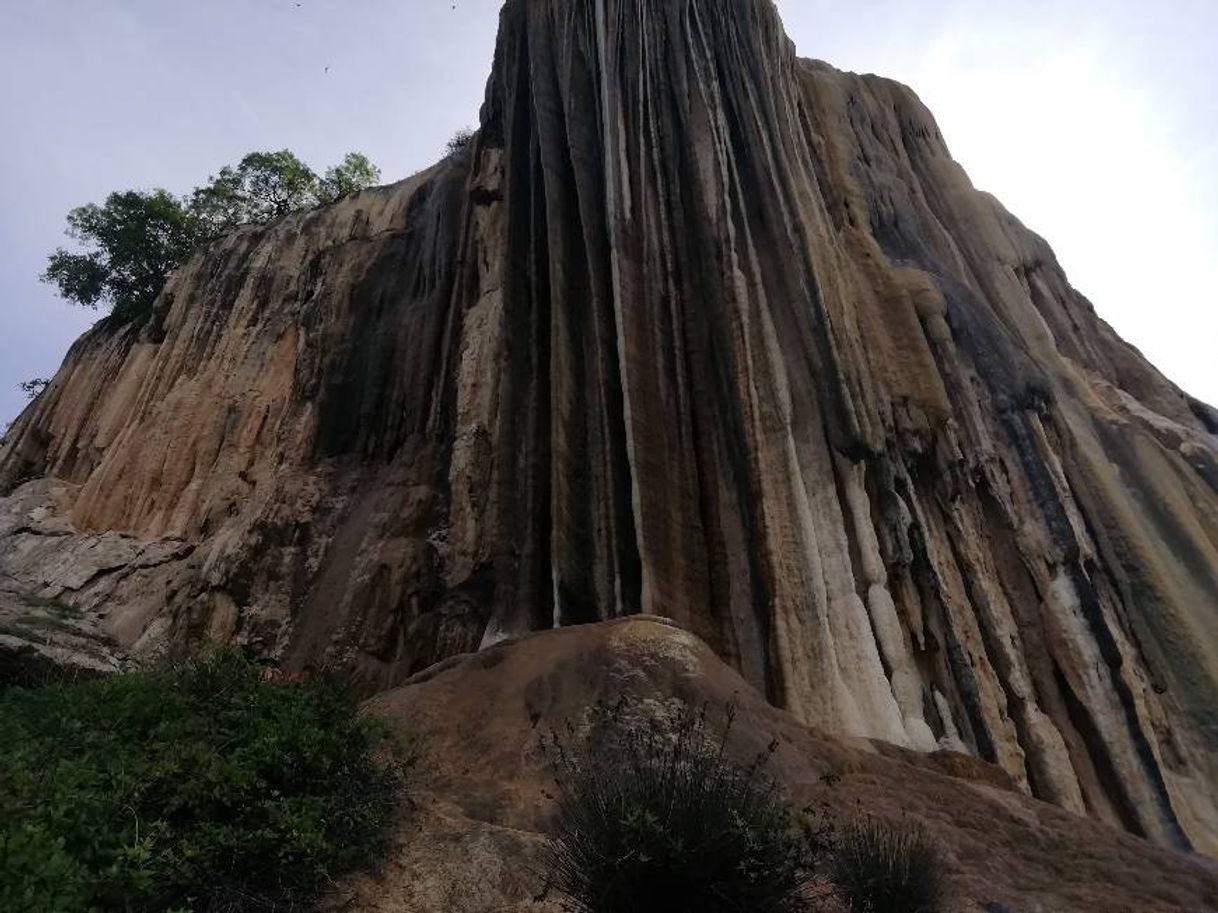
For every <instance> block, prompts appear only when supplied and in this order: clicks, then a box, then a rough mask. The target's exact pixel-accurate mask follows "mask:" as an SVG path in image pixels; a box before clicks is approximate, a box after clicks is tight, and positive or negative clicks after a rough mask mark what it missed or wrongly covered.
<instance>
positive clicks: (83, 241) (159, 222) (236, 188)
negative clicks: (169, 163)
mask: <svg viewBox="0 0 1218 913" xmlns="http://www.w3.org/2000/svg"><path fill="white" fill-rule="evenodd" d="M379 179H380V170H379V169H378V168H377V167H376V166H375V165H373V164H372V162H371V161H369V160H368V157H367V156H365V155H363V154H362V153H359V152H349V153H347V155H346V156H344V158H343V160H342V161H341V162H340V163H339V164H337V165H334V166H332V167H330V168H328V169H327V170H326V172H325V174H324V175H322V176H319V175H318V174H317V173H316V172H314V171H313V170H312V169H311V168H310V167H309V166H308V165H306V164H305V163H304V162H302V161H301V160H300V159H299V158H297V157H296V156H295V155H294V154H293V153H292V152H290V151H289V150H287V149H281V150H279V151H278V152H251V153H250V154H249V155H247V156H245V158H243V159H242V160H241V161H240V162H238V163H237V164H236V165H235V166H233V165H229V166H225V167H224V168H222V169H220V172H219V174H216V175H212V176H211V177H209V178H208V180H207V183H206V184H204V185H202V186H201V187H196V188H195V189H194V190H193V191H192V192H191V193H189V194H187V195H186V196H184V197H176V196H174V195H173V194H171V193H169V192H168V191H166V190H160V189H158V190H153V191H151V192H146V191H140V190H127V191H121V192H117V193H112V194H110V195H109V196H108V197H106V200H105V202H104V203H103V204H102V205H100V206H99V205H97V204H96V203H90V204H89V205H87V206H80V207H78V208H76V209H73V210H72V211H71V212H70V213H68V229H67V234H68V236H69V237H71V238H73V239H74V240H76V241H77V242H79V245H80V247H81V248H83V249H81V250H77V251H68V250H65V249H63V248H59V249H58V250H56V251H55V252H54V253H53V254H51V256H50V259H49V261H48V263H47V268H46V271H45V272H44V273H43V274H42V280H43V281H44V282H48V283H50V284H52V285H54V286H56V287H57V288H58V289H59V293H60V295H62V296H63V297H64V298H66V299H67V300H68V301H73V302H75V303H77V304H81V305H84V306H85V307H91V308H97V307H102V306H106V307H109V308H110V309H111V313H112V314H113V315H114V316H115V317H117V318H119V319H122V320H127V319H132V318H135V317H138V316H140V315H143V314H147V313H150V312H151V309H152V304H153V302H154V301H155V300H156V297H157V295H159V294H160V292H161V289H162V287H164V285H165V280H166V278H167V277H168V275H169V273H170V272H171V271H172V270H173V269H174V268H175V267H177V266H178V265H179V264H181V263H182V262H183V261H184V260H185V259H186V257H187V256H189V254H190V253H191V252H192V251H193V250H194V249H195V248H197V247H198V246H199V245H200V244H202V243H204V242H205V241H208V240H211V239H212V238H216V237H219V236H220V235H223V234H226V233H227V232H230V231H232V230H233V229H235V228H237V227H239V226H241V225H247V224H264V223H267V222H271V221H273V220H275V219H278V218H280V217H282V216H285V215H287V214H288V213H290V212H294V211H296V210H300V209H310V208H312V207H314V206H318V205H322V204H326V203H331V202H334V201H335V200H337V199H339V198H340V197H343V196H346V195H347V194H350V193H354V192H355V191H357V190H362V189H363V188H365V187H369V186H371V185H372V184H375V183H376V182H377V180H379Z"/></svg>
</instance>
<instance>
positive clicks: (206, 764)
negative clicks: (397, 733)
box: [0, 653, 402, 913]
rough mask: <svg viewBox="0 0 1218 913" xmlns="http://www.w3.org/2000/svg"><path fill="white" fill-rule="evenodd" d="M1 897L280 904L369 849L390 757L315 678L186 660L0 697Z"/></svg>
mask: <svg viewBox="0 0 1218 913" xmlns="http://www.w3.org/2000/svg"><path fill="white" fill-rule="evenodd" d="M0 729H2V730H3V732H4V739H3V742H2V743H0V909H3V910H22V911H25V913H59V911H64V913H67V911H74V913H76V911H93V910H97V911H102V910H127V911H136V910H138V911H146V913H153V911H170V910H174V911H181V910H190V911H198V913H221V911H237V910H242V911H244V910H259V911H288V910H301V909H305V908H307V905H308V903H309V902H310V901H311V900H312V898H313V897H314V896H315V895H316V894H317V892H318V891H319V889H320V888H321V887H322V886H323V885H324V884H326V883H328V882H329V881H330V880H331V879H332V878H333V877H334V876H336V875H338V874H341V873H342V872H345V871H348V870H351V869H354V868H358V867H361V866H364V865H366V864H368V863H370V862H372V861H373V860H374V859H375V858H376V857H377V854H378V851H379V849H380V847H381V846H382V841H383V839H384V836H385V833H386V830H387V827H388V825H389V823H390V819H391V816H392V814H393V809H394V807H395V804H396V803H395V794H396V793H397V791H398V789H399V786H400V782H401V772H402V764H401V763H399V762H391V761H386V760H379V759H378V758H377V757H376V756H375V755H376V747H377V745H378V742H379V740H380V738H381V736H380V734H379V733H380V731H381V730H379V729H378V728H376V727H374V726H373V725H372V724H371V723H370V722H369V721H368V720H367V719H365V718H364V717H361V716H359V715H358V714H357V713H356V708H355V704H354V703H353V701H352V700H351V698H350V697H349V696H348V695H347V694H346V692H345V691H344V690H343V689H342V688H340V687H337V686H335V685H332V684H327V683H320V682H317V683H314V682H305V683H295V684H293V683H283V682H270V681H266V680H265V679H264V677H263V674H262V671H261V670H260V669H259V668H258V667H257V666H255V665H254V664H252V663H250V662H248V661H247V660H245V659H243V658H242V657H240V656H238V655H235V654H232V653H217V654H215V655H212V656H209V657H207V658H205V659H201V660H198V661H195V662H192V663H189V664H187V665H183V666H180V667H176V668H166V669H163V670H159V671H149V672H138V673H126V674H119V675H114V676H111V677H108V678H103V679H97V680H94V681H88V682H83V683H77V684H59V685H48V686H46V687H43V688H38V689H22V688H9V689H7V690H4V691H2V692H0Z"/></svg>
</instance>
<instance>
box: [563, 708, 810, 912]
mask: <svg viewBox="0 0 1218 913" xmlns="http://www.w3.org/2000/svg"><path fill="white" fill-rule="evenodd" d="M631 717H632V711H631V708H630V707H629V706H628V705H627V706H626V707H625V709H623V707H622V706H619V707H617V708H599V709H598V710H597V711H596V713H594V715H593V719H592V721H591V725H590V732H589V734H588V735H587V737H586V738H585V737H583V736H582V734H579V735H577V734H574V733H572V736H573V739H574V738H578V741H579V744H578V747H568V746H567V744H566V742H565V741H564V740H563V739H561V738H559V739H556V741H555V746H554V755H555V768H556V772H557V779H558V785H559V790H560V794H559V799H558V811H557V816H556V819H555V840H554V843H553V845H552V849H551V853H550V856H549V859H548V869H549V873H548V874H549V878H550V882H551V885H552V886H553V887H554V888H555V889H557V890H558V891H559V892H560V893H561V894H562V895H564V897H565V898H566V899H567V900H568V902H569V903H570V905H571V909H573V910H575V911H578V913H650V911H657V913H659V911H663V913H685V911H688V913H694V911H697V913H744V911H749V913H779V911H782V913H787V911H791V913H793V911H797V910H805V909H807V891H808V887H809V884H810V882H811V879H812V876H813V869H814V863H815V861H816V858H817V857H818V855H819V854H820V853H821V852H822V850H823V845H822V840H823V837H824V835H823V833H820V832H818V831H816V830H815V829H813V828H812V827H811V826H810V825H809V823H808V822H807V820H806V819H805V818H804V817H803V816H802V815H800V814H799V813H797V812H796V811H794V810H793V809H791V808H789V807H788V806H787V805H786V804H785V803H784V802H783V801H782V799H781V797H780V795H779V793H778V790H777V787H776V785H775V784H774V782H773V781H772V780H770V779H769V778H768V777H767V776H766V775H765V773H764V771H763V769H762V767H763V764H764V762H765V760H766V757H767V756H766V755H762V756H761V757H759V758H758V759H756V760H755V761H754V762H753V763H751V764H747V765H741V764H737V763H734V762H733V761H732V760H731V759H730V758H729V756H728V754H727V750H726V749H727V739H728V734H729V732H730V729H731V711H729V712H728V717H727V723H726V725H724V726H723V727H722V728H721V729H719V730H718V731H716V730H715V729H714V728H713V727H711V726H710V725H709V723H708V721H707V714H706V712H705V710H703V711H698V712H695V711H692V710H690V709H688V708H682V709H680V710H678V711H676V712H675V714H673V715H671V716H669V717H667V718H662V717H656V716H654V715H645V716H644V717H643V718H642V719H638V718H635V719H632V718H631Z"/></svg>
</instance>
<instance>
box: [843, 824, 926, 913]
mask: <svg viewBox="0 0 1218 913" xmlns="http://www.w3.org/2000/svg"><path fill="white" fill-rule="evenodd" d="M829 875H830V878H831V879H832V881H833V883H834V885H835V886H836V888H837V892H838V893H839V895H840V896H841V898H842V900H844V901H845V902H846V904H847V906H848V907H849V909H850V911H851V913H938V911H940V910H942V909H943V908H944V903H945V898H946V896H947V875H946V869H945V866H944V863H943V859H942V857H941V856H940V854H939V850H938V848H937V847H936V846H935V844H934V843H933V842H932V841H931V839H930V838H929V837H928V836H927V835H926V833H925V832H924V831H922V829H921V828H919V827H916V826H914V825H899V826H898V825H892V824H888V823H885V822H882V821H875V820H867V821H864V822H861V823H859V824H855V825H852V826H851V827H848V828H846V829H845V830H844V831H843V832H842V834H841V837H840V840H839V843H838V846H837V848H836V850H835V851H834V854H833V858H832V860H831V862H830V865H829Z"/></svg>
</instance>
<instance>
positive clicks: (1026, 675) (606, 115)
mask: <svg viewBox="0 0 1218 913" xmlns="http://www.w3.org/2000/svg"><path fill="white" fill-rule="evenodd" d="M1185 331H1186V329H1185V328H1181V332H1185ZM30 480H34V481H32V482H31V481H30ZM48 480H53V482H52V481H48ZM31 485H33V486H35V488H33V489H31V487H30V486H31ZM48 485H53V487H54V492H55V497H54V499H53V500H54V504H53V505H52V506H51V507H48V508H46V510H50V511H51V514H50V515H53V516H54V517H55V518H56V519H55V532H54V536H55V538H54V540H53V541H51V540H49V539H48V538H47V536H48V533H47V529H46V521H39V522H25V521H21V522H17V523H15V524H13V525H12V526H10V527H7V528H6V531H5V532H4V534H3V535H4V538H3V539H2V540H0V579H7V581H8V583H7V584H6V585H7V586H9V588H10V589H13V590H14V591H21V592H29V593H33V594H35V595H40V596H42V597H51V598H59V597H65V598H68V597H70V601H72V602H73V604H75V605H80V606H82V607H84V608H85V609H87V610H89V611H91V612H95V613H101V612H104V613H105V620H104V624H105V626H106V629H107V630H108V631H109V632H110V633H111V634H112V635H113V636H114V637H116V638H117V639H118V640H119V641H121V642H122V643H124V644H127V645H129V646H132V647H133V648H134V649H136V650H137V651H138V650H144V649H152V648H154V647H155V646H157V645H159V644H171V645H184V644H186V645H188V644H191V643H196V642H198V641H199V640H201V639H203V638H215V639H220V640H237V641H240V642H243V643H249V644H253V645H255V646H257V647H259V648H260V649H262V650H264V651H266V652H267V653H270V654H273V655H275V656H277V657H278V658H280V660H281V661H282V662H283V663H284V664H285V665H289V666H296V667H300V666H305V665H308V664H319V663H322V662H328V663H339V664H342V665H345V666H347V667H349V668H351V669H353V670H354V671H355V673H356V674H357V675H358V676H360V677H361V678H362V680H363V681H364V682H365V683H366V685H367V687H368V688H369V690H374V689H377V688H381V687H385V686H388V685H391V684H395V683H397V682H400V681H401V680H403V679H404V678H405V677H406V676H408V675H410V674H412V673H415V672H417V671H418V670H420V669H422V668H424V667H426V666H427V665H429V664H431V663H433V662H435V661H437V660H440V659H442V658H444V657H446V656H451V655H454V654H458V653H462V652H465V651H468V650H471V649H474V648H477V647H478V646H479V645H490V644H493V643H494V642H496V641H497V640H499V639H502V638H505V637H509V636H514V635H519V634H521V633H524V632H527V631H530V630H535V629H540V628H547V627H551V626H556V625H570V624H576V623H583V622H591V621H595V620H598V619H604V618H610V617H614V616H619V615H626V614H632V613H637V612H649V613H653V614H659V615H664V616H668V617H671V618H673V619H676V620H677V621H678V622H679V623H680V624H681V625H683V626H684V627H686V628H688V629H689V630H691V631H693V632H695V633H696V634H697V635H698V636H699V637H701V638H702V639H704V640H705V641H706V642H707V643H708V644H710V645H711V647H712V648H713V649H714V650H715V651H716V653H717V654H718V655H719V656H721V657H723V658H724V659H725V660H726V661H727V662H729V663H730V664H731V665H732V666H734V667H735V668H737V669H738V670H739V671H740V673H741V674H742V675H743V676H744V678H745V679H746V680H747V681H748V682H750V683H751V684H753V685H754V686H756V687H757V688H758V689H759V690H760V691H761V692H762V693H764V694H765V695H766V696H767V697H768V698H769V700H771V701H772V702H773V703H774V704H776V705H778V706H780V707H783V708H785V709H787V710H789V711H790V712H791V713H793V714H794V715H795V716H796V717H797V718H799V719H801V720H803V721H805V722H808V723H810V724H814V725H816V726H818V727H821V728H823V729H825V730H828V731H832V732H838V733H843V734H848V735H853V736H865V737H870V738H875V739H882V740H885V741H887V742H890V743H893V744H896V745H899V746H904V747H907V748H911V749H916V750H920V751H929V750H933V749H936V748H939V747H943V748H951V749H954V750H958V751H966V752H969V753H973V754H976V755H978V756H980V757H982V758H984V759H986V760H987V761H991V762H993V763H995V764H997V765H999V766H1000V767H1001V768H1002V769H1003V770H1005V771H1006V772H1007V774H1008V775H1009V776H1010V777H1011V778H1012V779H1013V781H1014V782H1015V783H1016V784H1017V785H1018V787H1019V788H1020V789H1021V790H1024V791H1025V792H1028V793H1030V794H1032V795H1034V796H1036V797H1039V798H1042V799H1045V800H1048V801H1050V802H1053V803H1056V804H1058V805H1060V806H1062V807H1064V808H1067V809H1070V810H1073V811H1079V812H1086V813H1089V814H1091V815H1093V816H1095V817H1098V818H1100V819H1103V820H1105V821H1108V822H1111V823H1115V824H1119V825H1121V826H1123V827H1125V828H1127V829H1128V830H1130V831H1132V832H1134V833H1136V834H1140V835H1143V836H1146V837H1148V838H1150V839H1151V840H1154V841H1156V842H1158V843H1160V844H1163V845H1166V846H1173V847H1179V848H1188V847H1192V848H1196V849H1199V850H1203V851H1206V852H1210V853H1218V413H1216V412H1215V411H1214V410H1212V409H1210V408H1209V407H1207V406H1205V405H1203V404H1201V403H1199V402H1197V401H1195V400H1192V399H1191V398H1189V397H1188V396H1187V395H1185V394H1184V393H1182V392H1181V391H1180V390H1178V389H1177V388H1175V387H1174V386H1173V385H1172V384H1170V383H1169V382H1168V381H1167V380H1166V379H1164V378H1163V376H1162V375H1160V374H1159V373H1158V372H1157V371H1156V370H1155V369H1154V368H1153V367H1152V366H1150V365H1149V364H1148V363H1147V362H1146V361H1145V360H1144V359H1143V358H1142V357H1141V356H1140V355H1139V354H1138V353H1137V352H1136V351H1135V350H1134V349H1132V348H1131V347H1130V346H1128V345H1127V344H1125V343H1124V342H1122V341H1121V340H1120V339H1119V338H1118V337H1117V336H1116V335H1115V334H1114V333H1113V332H1112V330H1111V329H1110V328H1109V327H1108V326H1107V325H1105V324H1104V323H1103V322H1102V321H1101V320H1100V319H1099V318H1098V317H1097V316H1096V315H1095V313H1094V311H1093V309H1092V308H1091V306H1090V304H1089V303H1088V302H1087V301H1086V300H1085V299H1084V298H1083V297H1082V296H1081V295H1080V294H1079V293H1077V292H1076V291H1074V290H1073V289H1072V288H1071V287H1070V285H1069V284H1068V282H1067V280H1066V277H1065V276H1064V274H1063V272H1062V270H1061V268H1060V267H1059V266H1058V264H1057V262H1056V260H1055V258H1054V256H1053V253H1052V251H1051V250H1050V249H1049V247H1048V246H1047V245H1046V244H1045V242H1044V241H1043V240H1041V239H1040V238H1039V237H1037V236H1036V235H1034V234H1032V233H1031V232H1029V231H1028V230H1027V229H1025V228H1024V227H1023V226H1022V225H1021V224H1020V223H1019V222H1018V221H1017V220H1016V219H1015V218H1014V217H1012V216H1011V215H1010V214H1008V213H1007V212H1006V211H1005V210H1004V209H1003V208H1002V207H1001V206H1000V205H999V204H998V203H997V202H996V201H994V200H993V199H992V198H990V197H988V196H986V195H984V194H981V193H978V192H977V191H975V190H974V189H973V188H972V186H971V185H970V183H969V181H968V179H967V177H966V176H965V174H964V172H963V171H962V170H961V168H960V167H959V166H958V165H957V164H956V163H955V162H953V160H952V159H951V158H950V156H949V154H948V152H947V149H946V147H945V145H944V143H943V139H942V137H941V136H940V134H939V132H938V130H937V128H936V126H935V123H934V120H933V118H932V117H931V115H930V113H929V112H928V111H927V110H926V109H925V108H924V107H923V106H922V105H921V103H920V102H919V101H918V100H917V98H916V97H915V96H914V94H913V93H912V92H911V91H910V90H909V89H907V88H905V87H904V86H901V85H898V84H896V83H893V82H890V81H887V80H883V79H879V78H876V77H870V76H864V77H860V76H855V75H853V74H846V73H841V72H838V71H836V70H834V69H832V68H831V67H829V66H827V65H825V64H821V63H817V62H811V61H806V60H800V59H798V58H797V57H796V56H795V53H794V50H793V48H792V46H791V45H790V43H789V41H788V40H787V39H786V37H785V36H784V33H783V31H782V27H781V23H780V22H779V19H778V17H777V14H776V12H775V10H774V9H773V8H772V6H771V4H770V3H769V2H768V0H680V2H678V0H508V2H507V3H506V4H505V6H504V8H503V13H502V25H501V35H500V41H499V47H498V50H497V52H496V59H495V62H494V69H493V72H492V75H491V78H490V81H489V84H488V88H487V97H486V103H485V106H484V108H483V112H482V126H481V130H480V132H479V134H478V136H477V137H476V139H475V141H474V142H473V143H472V144H471V145H470V147H469V148H467V149H466V150H464V151H462V152H460V153H458V154H456V155H455V156H453V157H450V158H449V159H447V160H445V161H443V162H441V163H440V164H438V165H437V166H435V167H434V168H432V169H430V170H428V171H426V172H423V173H421V174H419V175H416V176H415V177H413V178H410V179H409V180H406V181H404V182H402V183H399V184H396V185H393V186H391V187H387V188H382V189H378V190H372V191H367V192H364V193H360V194H358V195H355V196H353V197H350V198H347V199H345V200H343V201H341V202H339V203H338V204H336V205H333V206H331V207H328V208H325V209H321V210H317V211H314V212H311V213H307V214H297V215H294V216H290V217H288V218H287V219H285V220H283V221H281V222H278V223H276V224H274V225H272V226H269V227H265V228H249V229H245V230H242V231H239V232H237V233H235V234H234V235H232V236H229V237H227V238H224V239H222V240H221V241H219V242H217V243H215V244H213V245H211V246H210V247H208V248H206V249H205V250H202V251H200V252H199V253H198V254H196V255H195V256H194V257H193V258H192V259H191V260H190V261H189V262H188V263H187V264H186V265H185V266H183V267H182V268H181V269H180V270H179V271H178V272H177V274H176V275H175V276H174V277H173V278H172V279H171V281H170V283H169V284H168V286H167V288H166V290H165V292H164V293H163V295H162V297H161V299H160V301H159V304H158V306H157V309H156V313H155V315H154V316H153V318H152V319H151V320H150V321H149V322H147V323H146V324H144V325H142V326H138V327H137V326H127V327H115V326H106V325H102V326H99V327H98V328H97V329H95V330H94V331H92V332H91V333H89V334H87V335H86V336H85V337H83V338H82V339H81V340H80V341H79V342H78V343H77V344H76V345H75V346H74V348H73V349H72V351H71V353H70V354H69V356H68V359H67V361H66V362H65V364H64V366H63V368H62V369H61V370H60V372H59V374H58V375H57V376H56V378H55V379H54V381H53V382H52V383H51V385H50V386H49V387H48V389H47V391H46V392H45V393H44V394H43V395H42V396H41V397H39V399H38V400H37V401H36V402H35V403H34V404H33V405H31V407H30V408H29V409H28V410H27V411H26V413H25V414H24V415H23V416H22V417H21V418H20V420H19V421H18V422H17V423H16V425H15V426H14V429H13V431H12V432H11V434H10V436H9V439H8V442H7V443H6V445H5V447H4V449H3V451H0V492H2V493H9V498H10V508H9V509H10V511H11V510H16V511H17V513H18V514H21V511H26V514H21V516H32V514H29V511H31V510H32V511H35V513H37V511H38V510H43V508H37V509H36V508H33V507H27V506H28V505H29V504H31V503H32V502H33V501H38V500H39V498H43V499H44V500H45V497H47V496H49V495H47V491H48V489H47V488H46V486H48ZM37 486H43V488H41V489H39V488H37ZM39 492H42V494H39ZM12 499H18V500H17V501H12ZM12 504H17V505H18V506H17V507H12V506H11V505H12ZM21 505H27V506H21ZM38 515H39V516H43V514H38ZM99 548H100V549H102V553H99V552H98V549H99ZM122 549H126V550H127V552H126V554H128V555H129V556H130V557H129V559H124V560H122V561H119V560H118V559H117V555H118V552H119V551H121V550H122ZM103 553H104V554H103ZM99 554H100V555H101V558H102V560H99V561H97V562H95V563H94V564H91V565H85V566H86V567H88V568H89V570H88V572H84V571H82V570H81V569H80V567H79V566H78V561H79V560H85V559H83V558H81V559H78V558H77V556H78V555H79V556H94V557H97V556H99ZM65 594H66V595H65Z"/></svg>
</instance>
